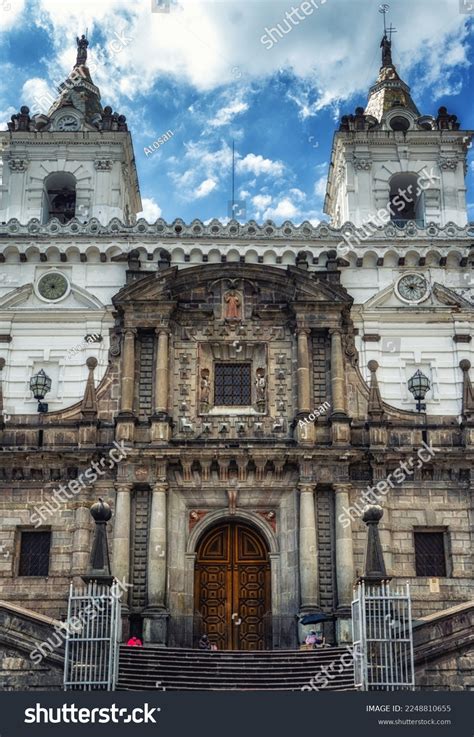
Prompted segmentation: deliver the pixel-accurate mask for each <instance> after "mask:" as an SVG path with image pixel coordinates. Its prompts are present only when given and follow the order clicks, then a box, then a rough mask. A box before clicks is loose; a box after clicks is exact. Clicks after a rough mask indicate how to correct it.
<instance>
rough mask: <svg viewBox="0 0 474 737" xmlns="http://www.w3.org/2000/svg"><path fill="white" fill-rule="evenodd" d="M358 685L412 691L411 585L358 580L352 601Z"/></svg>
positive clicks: (413, 681) (355, 676)
mask: <svg viewBox="0 0 474 737" xmlns="http://www.w3.org/2000/svg"><path fill="white" fill-rule="evenodd" d="M352 632H353V641H354V650H355V652H357V654H358V657H357V658H355V659H354V681H355V686H356V688H358V689H359V690H361V691H413V690H414V688H415V674H414V665H413V631H412V621H411V602H410V586H409V584H408V583H407V584H406V587H398V588H394V589H392V588H391V587H390V584H389V583H381V584H377V585H371V586H368V585H366V584H365V582H361V583H359V584H358V587H357V589H355V591H354V600H353V602H352Z"/></svg>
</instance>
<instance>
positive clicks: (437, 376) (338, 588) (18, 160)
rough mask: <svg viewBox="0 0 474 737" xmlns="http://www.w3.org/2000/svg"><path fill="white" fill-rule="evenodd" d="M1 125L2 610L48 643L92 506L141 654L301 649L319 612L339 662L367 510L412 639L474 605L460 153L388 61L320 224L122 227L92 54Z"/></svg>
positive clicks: (122, 158)
mask: <svg viewBox="0 0 474 737" xmlns="http://www.w3.org/2000/svg"><path fill="white" fill-rule="evenodd" d="M8 128H9V130H8V131H5V132H2V133H0V141H1V166H2V169H1V187H0V197H1V200H0V234H1V241H0V369H1V372H0V377H1V393H0V402H1V404H0V410H1V412H2V415H1V418H2V420H1V425H0V447H1V454H0V508H1V510H2V513H1V522H0V534H1V539H0V542H1V544H2V548H1V551H2V552H0V599H1V600H2V603H3V605H4V606H5V607H8V606H9V605H10V606H12V607H21V608H22V610H29V611H32V612H36V613H38V614H41V615H46V616H49V617H54V618H57V619H60V618H64V616H65V614H66V609H67V597H68V591H69V585H70V582H71V581H80V577H81V575H83V574H85V573H86V571H87V568H88V561H89V555H90V549H91V543H92V536H93V523H92V520H91V518H90V515H89V509H90V506H91V504H92V503H93V502H95V501H96V500H97V498H99V497H100V498H102V499H104V500H105V501H107V502H108V503H109V504H110V506H111V507H112V510H113V517H112V521H111V522H110V524H109V526H108V528H109V541H110V548H111V567H112V572H113V574H114V575H115V576H116V577H117V578H119V579H120V580H121V581H125V582H126V583H127V584H129V586H128V588H127V593H126V595H125V596H124V601H123V604H124V608H123V611H124V633H126V632H127V631H133V632H135V633H139V634H142V635H143V638H144V640H145V641H147V642H153V643H159V644H165V645H166V644H167V645H175V646H191V645H193V644H195V642H196V637H198V636H199V635H200V634H202V633H203V632H206V633H207V634H208V635H209V637H210V639H211V640H212V641H214V642H215V643H216V644H217V646H218V647H219V649H231V650H232V649H236V650H252V649H270V648H279V647H285V648H290V647H295V646H296V645H297V642H298V640H301V638H302V636H303V635H304V633H305V631H306V630H305V627H304V626H303V625H302V624H301V619H302V617H303V616H304V615H307V614H320V615H325V616H324V617H323V616H321V620H323V619H324V624H323V625H321V626H322V627H323V628H324V632H325V635H326V637H327V639H328V641H330V642H337V643H339V644H340V643H344V642H349V641H350V639H351V617H350V606H351V600H352V592H353V585H354V582H355V581H356V579H357V577H358V576H359V575H361V574H362V571H363V566H364V549H365V540H366V530H365V526H364V524H363V522H362V511H363V508H364V507H365V505H366V504H367V503H368V502H370V503H379V504H380V505H381V506H382V507H383V509H384V516H383V519H382V521H381V523H380V536H381V541H382V548H383V551H384V556H385V564H386V567H387V573H388V575H389V576H391V577H392V580H394V581H395V582H400V583H404V582H405V581H409V582H410V584H411V594H412V605H413V614H414V616H415V618H422V617H425V616H427V615H431V614H435V613H440V612H443V611H444V610H448V609H449V608H450V607H453V606H455V605H457V606H463V605H465V604H466V603H467V602H469V601H472V599H473V598H474V580H473V552H472V550H473V545H472V543H473V527H472V523H473V514H474V511H473V510H474V507H473V471H472V467H473V448H474V394H473V390H472V385H471V377H470V370H471V362H472V355H473V348H472V332H473V322H474V307H473V295H474V281H473V273H474V272H473V270H472V269H473V264H474V261H473V255H472V250H471V249H472V242H473V238H474V226H473V225H470V224H469V223H468V221H467V215H466V188H465V174H466V156H467V151H468V148H469V146H470V142H471V138H472V132H471V131H465V130H462V128H461V126H460V123H459V122H458V121H457V119H456V116H455V115H452V114H450V113H448V112H447V110H446V109H445V108H440V109H439V111H438V113H437V114H436V115H434V116H431V115H422V114H421V113H420V112H419V110H418V109H417V107H416V105H415V103H414V101H413V99H412V97H411V95H410V91H409V88H408V87H407V85H406V84H405V83H404V82H403V81H402V80H401V79H400V77H399V75H398V72H397V70H396V68H395V66H394V65H393V63H392V59H391V50H390V42H389V41H387V39H385V42H384V43H383V58H382V66H381V69H380V73H379V77H378V79H377V81H376V83H375V84H374V86H373V87H372V88H371V90H370V92H369V99H368V103H367V106H366V108H365V109H363V108H357V110H356V111H355V114H354V115H346V116H344V117H343V118H342V120H341V124H340V127H339V130H338V131H337V132H336V133H335V136H334V142H333V149H332V154H331V164H330V167H329V175H328V186H327V194H326V203H325V209H326V212H327V213H328V215H329V217H330V222H328V223H326V222H322V223H320V224H319V225H317V226H313V225H311V224H310V223H307V222H305V223H302V224H301V225H299V226H295V225H293V224H292V223H290V222H285V223H283V224H282V225H281V226H276V225H275V224H274V223H272V222H270V221H268V222H266V223H264V224H257V223H255V222H253V221H250V222H247V223H239V222H237V221H235V220H231V221H229V222H228V223H226V224H222V223H220V222H219V221H217V220H213V221H211V222H210V223H207V224H203V223H202V222H200V221H194V222H192V223H190V224H186V223H184V222H183V221H181V220H179V219H178V220H175V221H174V222H173V223H170V224H168V223H166V222H165V221H163V220H161V219H160V220H157V222H156V223H147V222H146V221H145V220H143V219H138V220H137V218H136V215H137V213H138V212H140V210H141V201H140V193H139V186H138V178H137V173H136V169H135V160H134V154H133V145H132V138H131V135H130V132H129V131H128V129H127V123H126V120H125V118H124V117H123V116H121V115H119V114H117V113H115V112H113V110H112V108H110V107H107V106H106V107H103V106H102V103H101V100H100V91H99V90H98V88H97V87H96V86H95V85H94V83H93V81H92V79H91V77H90V74H89V71H88V68H87V41H86V40H85V39H84V38H82V39H78V57H77V63H76V66H75V67H74V70H73V72H72V73H71V75H70V76H69V78H68V80H66V82H65V83H64V85H63V86H62V88H61V90H60V94H59V97H58V99H57V100H56V102H55V104H54V105H53V106H52V108H51V109H50V110H49V112H48V115H36V116H33V117H30V113H29V110H28V108H26V107H22V108H21V110H20V112H19V113H18V114H17V115H14V116H13V117H12V121H11V123H10V124H9V126H8ZM41 371H42V372H44V374H46V378H47V379H50V388H49V391H48V393H46V394H43V396H39V394H40V393H41V390H40V389H38V386H39V384H38V375H39V376H40V379H41V377H43V379H44V375H43V374H40V372H41ZM417 372H420V373H417ZM420 375H422V377H424V379H427V381H428V384H425V387H424V388H425V389H426V388H427V387H429V388H428V391H427V393H426V397H425V398H423V397H421V398H420V396H418V397H417V398H416V400H415V399H414V398H413V396H412V395H411V393H410V387H412V382H411V381H410V380H411V379H412V378H413V377H416V376H418V377H420ZM32 377H36V379H35V382H34V383H33V391H31V390H30V380H31V379H32ZM35 387H36V390H35ZM412 388H413V387H412ZM35 391H36V398H35V396H34V394H35ZM38 401H39V403H40V404H39V409H40V411H39V412H38V411H37V409H38V407H37V404H38ZM422 401H423V403H424V404H423V406H421V402H422ZM417 402H418V405H419V406H418V407H417ZM45 405H47V407H45Z"/></svg>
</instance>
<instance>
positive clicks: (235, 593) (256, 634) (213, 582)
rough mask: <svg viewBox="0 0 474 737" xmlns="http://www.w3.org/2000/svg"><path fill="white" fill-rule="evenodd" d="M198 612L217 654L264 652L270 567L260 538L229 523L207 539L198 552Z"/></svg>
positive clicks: (246, 529) (212, 530)
mask: <svg viewBox="0 0 474 737" xmlns="http://www.w3.org/2000/svg"><path fill="white" fill-rule="evenodd" d="M194 590H195V609H196V610H197V612H199V614H200V616H201V618H202V632H203V633H206V634H207V635H208V637H209V639H210V641H211V642H213V643H215V644H216V645H217V647H218V649H219V650H263V649H265V643H266V634H267V632H266V629H267V626H271V625H270V622H269V621H268V620H269V617H268V616H265V615H268V614H269V613H270V561H269V557H268V550H267V547H266V545H265V542H264V540H263V538H262V537H261V535H260V534H259V533H258V532H257V531H256V530H254V529H253V528H252V527H250V526H249V525H245V524H243V523H239V522H229V523H226V524H223V525H220V526H219V527H214V528H212V529H211V530H210V531H208V532H207V533H205V534H204V536H203V538H202V540H201V542H200V544H199V547H198V551H197V558H196V568H195V588H194Z"/></svg>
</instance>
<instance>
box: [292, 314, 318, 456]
mask: <svg viewBox="0 0 474 737" xmlns="http://www.w3.org/2000/svg"><path fill="white" fill-rule="evenodd" d="M310 333H311V331H310V330H309V329H307V328H298V329H297V331H296V336H297V347H298V351H297V355H298V367H297V382H298V412H297V415H296V423H297V424H296V432H295V435H296V438H297V440H298V442H299V443H301V444H303V445H305V444H308V445H309V444H311V443H313V442H314V436H315V434H314V425H313V423H312V422H309V421H308V422H305V419H306V418H307V417H308V416H309V415H310V413H311V409H312V407H311V370H310V366H311V364H310V358H309V355H310V353H309V336H310ZM300 423H301V424H300Z"/></svg>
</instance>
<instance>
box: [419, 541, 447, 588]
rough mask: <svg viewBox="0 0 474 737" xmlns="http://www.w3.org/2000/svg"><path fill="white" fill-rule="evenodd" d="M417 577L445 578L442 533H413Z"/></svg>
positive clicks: (444, 554)
mask: <svg viewBox="0 0 474 737" xmlns="http://www.w3.org/2000/svg"><path fill="white" fill-rule="evenodd" d="M415 565H416V575H417V576H430V577H432V578H438V577H444V576H446V553H445V549H444V533H443V532H420V531H418V532H415Z"/></svg>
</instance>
